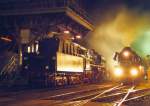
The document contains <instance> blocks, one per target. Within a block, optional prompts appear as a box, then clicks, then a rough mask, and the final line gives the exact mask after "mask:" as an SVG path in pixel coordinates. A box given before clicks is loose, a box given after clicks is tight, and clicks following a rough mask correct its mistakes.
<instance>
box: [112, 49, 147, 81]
mask: <svg viewBox="0 0 150 106" xmlns="http://www.w3.org/2000/svg"><path fill="white" fill-rule="evenodd" d="M114 60H115V61H117V62H118V65H117V66H115V68H114V70H113V76H114V80H118V81H121V82H124V83H132V82H134V83H135V82H139V81H141V80H142V79H143V78H144V67H143V62H142V59H141V57H140V56H139V55H137V53H136V52H135V51H133V50H132V49H131V48H130V47H124V48H123V49H122V50H121V51H120V52H119V53H118V52H116V54H115V56H114Z"/></svg>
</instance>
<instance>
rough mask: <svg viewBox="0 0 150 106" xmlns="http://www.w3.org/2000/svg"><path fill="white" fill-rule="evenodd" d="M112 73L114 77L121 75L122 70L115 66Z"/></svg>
mask: <svg viewBox="0 0 150 106" xmlns="http://www.w3.org/2000/svg"><path fill="white" fill-rule="evenodd" d="M114 75H115V76H116V77H121V76H122V75H123V70H122V69H121V68H116V69H115V70H114Z"/></svg>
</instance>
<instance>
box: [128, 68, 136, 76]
mask: <svg viewBox="0 0 150 106" xmlns="http://www.w3.org/2000/svg"><path fill="white" fill-rule="evenodd" d="M130 74H131V75H132V76H137V75H138V70H137V69H136V68H133V69H131V71H130Z"/></svg>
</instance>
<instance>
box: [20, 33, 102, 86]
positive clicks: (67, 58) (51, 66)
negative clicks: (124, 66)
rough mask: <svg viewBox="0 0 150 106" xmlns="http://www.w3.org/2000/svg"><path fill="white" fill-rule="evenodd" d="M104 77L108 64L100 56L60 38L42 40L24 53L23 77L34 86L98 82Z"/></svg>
mask: <svg viewBox="0 0 150 106" xmlns="http://www.w3.org/2000/svg"><path fill="white" fill-rule="evenodd" d="M104 74H105V60H104V58H102V56H101V55H99V54H98V53H97V52H95V51H94V50H89V49H86V48H84V47H83V46H81V45H79V44H77V43H74V42H72V41H71V40H68V39H67V40H66V39H64V38H63V37H62V36H61V35H59V36H57V35H55V36H53V37H49V38H44V39H40V40H38V41H36V42H35V43H34V44H32V45H31V46H28V47H27V48H26V52H24V53H23V70H22V75H23V76H24V77H25V78H26V80H27V82H28V84H29V85H31V86H44V87H53V86H64V85H72V84H78V83H83V82H88V83H91V82H99V81H102V80H103V77H104Z"/></svg>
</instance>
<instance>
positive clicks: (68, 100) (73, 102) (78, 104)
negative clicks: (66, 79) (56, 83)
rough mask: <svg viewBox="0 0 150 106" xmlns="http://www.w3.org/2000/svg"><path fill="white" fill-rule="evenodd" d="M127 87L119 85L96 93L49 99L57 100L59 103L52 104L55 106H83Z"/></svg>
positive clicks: (98, 90)
mask: <svg viewBox="0 0 150 106" xmlns="http://www.w3.org/2000/svg"><path fill="white" fill-rule="evenodd" d="M123 88H125V86H123V85H117V86H113V87H109V88H105V89H101V88H100V89H97V90H95V91H90V92H82V93H80V94H69V95H60V96H55V97H51V98H49V100H57V102H54V103H52V105H54V106H67V105H68V106H82V105H84V104H87V103H88V102H90V101H92V100H94V99H96V98H97V97H99V96H102V95H104V94H107V93H108V92H110V93H113V91H116V92H117V91H119V89H123Z"/></svg>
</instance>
